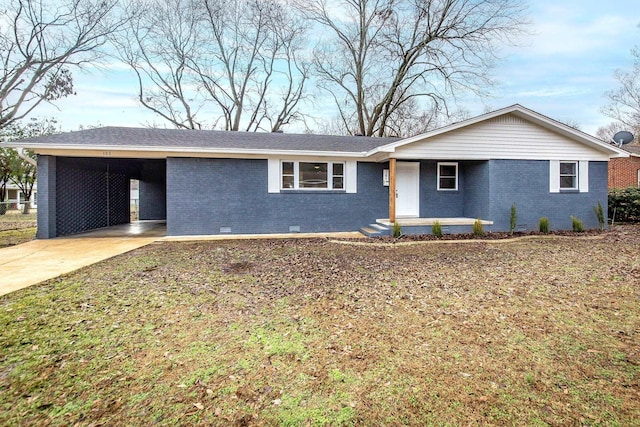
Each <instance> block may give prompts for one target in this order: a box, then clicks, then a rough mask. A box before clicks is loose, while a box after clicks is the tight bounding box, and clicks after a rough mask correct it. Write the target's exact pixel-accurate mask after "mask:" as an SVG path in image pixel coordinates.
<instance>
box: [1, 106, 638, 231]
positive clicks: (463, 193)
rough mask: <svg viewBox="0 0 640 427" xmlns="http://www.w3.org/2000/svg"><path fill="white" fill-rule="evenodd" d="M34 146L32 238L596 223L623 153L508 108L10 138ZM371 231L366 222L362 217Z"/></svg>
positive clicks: (499, 228)
mask: <svg viewBox="0 0 640 427" xmlns="http://www.w3.org/2000/svg"><path fill="white" fill-rule="evenodd" d="M12 146H15V147H24V148H30V149H33V150H34V151H35V152H36V153H37V154H38V184H39V188H40V191H39V193H38V237H39V238H50V237H56V236H60V235H66V234H72V233H77V232H81V231H85V230H90V229H94V228H99V227H105V226H108V225H115V224H121V223H126V222H129V209H130V181H131V180H133V179H136V180H139V185H140V186H139V208H140V212H139V213H140V219H142V220H145V219H156V220H166V222H167V234H168V235H171V236H179V235H214V234H247V233H288V232H329V231H353V230H358V229H360V228H361V227H363V226H367V225H368V224H372V223H373V224H376V223H378V224H377V225H376V227H381V226H380V223H381V224H387V225H389V224H391V223H393V222H394V221H398V222H399V223H400V224H401V225H403V231H404V232H405V233H413V232H416V233H423V232H429V231H430V226H431V224H432V223H433V220H434V219H438V220H440V222H441V223H442V224H443V225H444V226H445V230H446V229H447V227H448V231H449V232H458V231H465V232H466V231H469V230H471V225H472V224H473V222H474V220H475V219H476V218H481V219H482V220H484V221H485V230H487V231H490V230H492V231H505V230H509V225H510V209H511V206H512V204H515V206H516V208H517V214H518V229H521V230H537V228H538V221H539V218H540V217H542V216H547V217H549V219H550V222H551V227H552V228H554V229H571V219H570V216H571V215H574V216H577V217H578V218H580V219H581V220H582V221H583V222H584V225H585V227H587V228H595V227H597V226H598V222H597V219H596V216H595V214H594V211H593V208H594V206H596V205H597V203H598V202H600V203H601V204H602V206H604V207H606V206H607V165H608V161H609V159H610V158H612V157H627V156H628V154H627V153H626V152H625V151H624V150H621V149H619V148H617V147H615V146H612V145H609V144H605V143H604V142H602V141H600V140H599V139H597V138H595V137H592V136H590V135H587V134H585V133H582V132H580V131H577V130H575V129H573V128H571V127H569V126H566V125H564V124H562V123H560V122H557V121H555V120H552V119H550V118H548V117H546V116H543V115H541V114H538V113H536V112H534V111H531V110H529V109H526V108H524V107H522V106H520V105H514V106H511V107H507V108H504V109H501V110H498V111H494V112H491V113H487V114H484V115H481V116H478V117H475V118H472V119H469V120H465V121H463V122H460V123H455V124H452V125H449V126H446V127H443V128H441V129H438V130H434V131H431V132H428V133H425V134H423V135H418V136H415V137H411V138H406V139H380V138H369V137H357V136H355V137H339V136H320V135H294V134H281V133H244V132H223V131H191V130H177V129H135V128H116V127H107V128H99V129H88V130H84V131H79V132H70V133H65V134H58V135H50V136H44V137H40V138H35V139H31V140H25V141H19V142H14V143H12ZM370 228H372V229H373V227H370Z"/></svg>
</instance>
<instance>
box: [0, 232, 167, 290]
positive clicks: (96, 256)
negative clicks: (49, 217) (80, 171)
mask: <svg viewBox="0 0 640 427" xmlns="http://www.w3.org/2000/svg"><path fill="white" fill-rule="evenodd" d="M165 234H166V227H165V224H164V223H160V222H155V221H148V222H147V221H140V222H136V223H132V224H125V225H122V226H115V227H109V228H105V229H102V230H95V231H91V232H89V233H83V234H77V235H74V236H72V237H59V238H57V239H44V240H32V241H30V242H27V243H23V244H21V245H16V246H10V247H8V248H2V249H0V295H4V294H8V293H10V292H13V291H16V290H18V289H22V288H25V287H27V286H31V285H34V284H36V283H40V282H42V281H43V280H48V279H53V278H54V277H58V276H60V275H61V274H65V273H69V272H71V271H74V270H77V269H79V268H81V267H85V266H87V265H91V264H95V263H96V262H99V261H102V260H105V259H107V258H111V257H113V256H116V255H119V254H122V253H125V252H128V251H131V250H133V249H137V248H140V247H142V246H145V245H148V244H149V243H151V242H154V241H156V240H158V239H161V238H163V237H164V236H165Z"/></svg>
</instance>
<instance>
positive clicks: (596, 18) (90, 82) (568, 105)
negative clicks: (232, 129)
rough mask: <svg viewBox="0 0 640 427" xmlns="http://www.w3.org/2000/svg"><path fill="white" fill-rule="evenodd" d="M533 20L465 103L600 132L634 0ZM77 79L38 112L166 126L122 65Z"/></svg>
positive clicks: (550, 1) (563, 3)
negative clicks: (513, 108)
mask: <svg viewBox="0 0 640 427" xmlns="http://www.w3.org/2000/svg"><path fill="white" fill-rule="evenodd" d="M529 19H530V20H531V21H532V25H531V26H530V27H529V32H530V33H531V34H529V35H526V36H523V37H522V38H521V39H520V40H519V41H518V45H517V46H515V47H508V48H505V49H504V51H503V52H502V53H503V56H504V57H505V60H504V61H503V62H502V63H501V64H500V65H498V67H497V68H496V69H495V70H494V72H493V77H494V79H495V80H496V81H497V83H498V84H497V86H496V87H495V88H494V90H493V94H494V96H493V97H492V98H490V99H482V100H481V99H477V98H473V97H470V98H467V99H466V100H465V102H464V103H463V104H462V106H463V107H465V108H466V109H467V110H468V111H469V112H470V113H471V114H472V115H477V114H481V113H483V112H485V111H486V110H487V109H498V108H502V107H505V106H508V105H512V104H515V103H518V104H521V105H523V106H525V107H527V108H530V109H533V110H535V111H537V112H539V113H542V114H545V115H547V116H550V117H552V118H554V119H557V120H560V121H571V122H572V123H576V124H578V125H579V126H580V128H581V129H582V130H583V131H585V132H588V133H591V134H593V133H595V131H596V129H597V128H598V127H600V126H603V125H606V124H608V123H609V122H610V121H611V120H610V119H609V118H607V117H606V116H603V115H602V114H601V113H600V112H599V110H600V108H601V107H602V106H604V105H605V104H606V102H607V101H606V98H605V97H604V92H606V91H607V90H611V89H614V88H615V87H616V82H615V80H614V79H613V78H612V74H613V72H614V70H615V69H616V68H627V69H630V68H631V67H632V65H633V58H632V56H631V53H630V51H631V49H632V48H633V47H634V46H635V45H640V28H639V27H638V24H640V6H639V5H638V3H637V0H609V1H602V0H600V1H595V0H588V1H585V0H582V1H578V0H531V1H530V8H529ZM74 78H75V88H76V92H77V95H75V96H73V97H70V98H67V99H63V100H61V102H58V103H57V108H53V107H46V108H43V109H41V110H39V111H38V112H37V115H38V116H47V117H48V116H54V117H56V118H57V119H58V122H59V123H60V125H61V127H62V129H63V130H77V129H78V127H79V126H81V125H85V126H86V125H91V126H95V125H103V126H144V125H146V124H149V123H153V122H155V123H159V124H162V123H163V122H161V121H160V120H159V119H156V118H155V117H154V116H153V115H152V114H151V113H150V112H148V111H146V110H145V109H144V108H143V107H141V106H139V105H138V104H137V102H136V100H135V93H136V90H137V87H136V83H135V80H134V75H133V73H132V72H130V71H129V70H128V69H126V68H125V67H124V66H122V65H118V64H113V65H111V66H107V67H105V68H104V69H103V70H102V71H95V70H92V71H91V72H90V73H88V72H87V73H76V74H75V77H74ZM327 107H330V104H329V103H328V105H327ZM163 125H164V124H163ZM301 130H302V129H300V128H292V129H287V131H291V132H293V131H301Z"/></svg>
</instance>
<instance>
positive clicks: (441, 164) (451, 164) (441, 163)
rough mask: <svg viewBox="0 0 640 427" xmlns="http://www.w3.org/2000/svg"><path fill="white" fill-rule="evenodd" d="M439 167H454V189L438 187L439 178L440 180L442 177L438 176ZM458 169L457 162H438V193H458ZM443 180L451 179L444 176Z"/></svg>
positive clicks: (438, 184)
mask: <svg viewBox="0 0 640 427" xmlns="http://www.w3.org/2000/svg"><path fill="white" fill-rule="evenodd" d="M440 166H455V168H456V173H455V176H453V178H454V179H455V187H454V188H442V187H441V186H440V178H442V176H441V175H440ZM458 171H459V168H458V162H438V164H437V172H438V173H437V175H438V178H437V187H438V191H458V182H459V173H458ZM444 177H445V178H452V177H451V176H447V175H445V176H444Z"/></svg>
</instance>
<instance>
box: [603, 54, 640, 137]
mask: <svg viewBox="0 0 640 427" xmlns="http://www.w3.org/2000/svg"><path fill="white" fill-rule="evenodd" d="M631 54H632V55H633V58H634V64H633V68H632V69H631V70H629V71H627V70H622V69H618V70H616V71H615V72H614V74H613V76H614V78H615V79H616V80H617V81H618V84H619V86H618V88H617V89H615V90H611V91H609V92H607V93H606V96H607V98H609V104H608V105H607V106H606V107H604V108H603V109H602V113H603V114H605V115H606V116H609V117H611V118H612V119H614V120H617V121H619V122H620V123H622V124H624V125H625V126H626V127H627V128H628V129H627V130H630V129H638V128H640V47H636V48H635V49H633V50H632V51H631Z"/></svg>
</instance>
